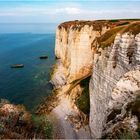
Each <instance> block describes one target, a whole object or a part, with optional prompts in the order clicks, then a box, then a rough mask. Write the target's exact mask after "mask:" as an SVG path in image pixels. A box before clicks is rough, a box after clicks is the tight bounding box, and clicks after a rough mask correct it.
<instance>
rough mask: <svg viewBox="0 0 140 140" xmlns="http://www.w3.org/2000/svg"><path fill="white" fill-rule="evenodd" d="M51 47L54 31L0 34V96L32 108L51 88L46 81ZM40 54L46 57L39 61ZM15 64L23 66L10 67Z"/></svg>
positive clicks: (51, 59) (52, 62) (53, 42)
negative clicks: (19, 67) (20, 67)
mask: <svg viewBox="0 0 140 140" xmlns="http://www.w3.org/2000/svg"><path fill="white" fill-rule="evenodd" d="M38 30H39V29H38ZM54 46H55V34H54V33H50V34H47V33H46V34H44V33H7V34H6V33H3V34H0V98H5V99H8V100H9V101H11V102H12V103H16V104H23V105H25V106H26V108H27V109H28V110H30V111H33V110H34V109H35V108H36V106H38V104H39V103H40V102H41V101H42V100H43V99H44V98H45V97H46V96H47V95H49V94H50V93H51V90H52V86H51V85H50V83H49V80H50V71H51V68H52V66H53V64H54V63H55V57H54ZM41 55H48V57H49V58H48V59H47V60H40V59H39V56H41ZM16 63H22V64H24V65H25V67H24V68H22V69H11V68H10V66H11V65H12V64H16Z"/></svg>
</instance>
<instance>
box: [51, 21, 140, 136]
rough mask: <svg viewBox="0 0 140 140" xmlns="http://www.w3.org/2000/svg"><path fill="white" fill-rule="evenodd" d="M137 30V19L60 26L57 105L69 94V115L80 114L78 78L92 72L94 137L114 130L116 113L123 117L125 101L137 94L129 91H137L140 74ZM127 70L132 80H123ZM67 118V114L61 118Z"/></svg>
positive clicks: (55, 76)
mask: <svg viewBox="0 0 140 140" xmlns="http://www.w3.org/2000/svg"><path fill="white" fill-rule="evenodd" d="M139 32H140V24H139V22H134V21H132V20H130V21H127V22H126V21H115V22H112V21H91V22H90V21H87V22H86V21H72V22H66V23H63V24H61V25H60V26H59V27H58V29H57V32H56V47H55V54H56V57H57V64H56V66H55V69H54V71H53V75H52V83H53V84H54V86H55V88H56V89H57V92H59V94H57V95H59V97H58V98H59V99H60V103H59V105H58V107H59V108H61V105H63V104H64V101H63V100H62V99H61V97H63V95H66V96H67V98H68V99H70V100H68V102H70V103H69V104H70V108H71V109H67V110H68V112H67V114H71V112H75V111H76V112H78V109H77V107H76V106H75V99H76V98H77V95H78V94H80V93H82V88H81V87H80V91H81V92H77V91H78V90H79V89H77V87H79V85H80V84H79V83H80V81H82V80H83V79H85V78H87V77H88V76H90V75H92V78H91V81H90V85H89V88H90V122H89V125H90V129H91V134H92V138H101V137H102V136H103V135H106V134H107V133H110V132H111V131H112V130H113V128H115V127H114V124H112V121H114V120H117V119H118V117H117V115H118V114H121V115H120V116H121V117H123V116H124V114H125V113H124V112H126V110H125V107H124V106H123V105H124V104H125V102H127V103H130V102H133V101H134V100H135V99H136V97H137V93H135V94H133V95H134V97H133V98H132V99H131V97H132V96H130V95H131V93H132V92H136V90H138V89H139V85H136V83H135V82H136V81H135V80H134V79H136V78H135V77H139V76H138V75H139V68H140V33H139ZM126 73H127V74H128V75H129V76H128V77H130V79H129V80H126V79H125V77H126V75H127V74H126ZM132 73H133V74H132ZM125 74H126V75H125ZM121 78H122V79H121ZM123 78H124V79H123ZM137 80H138V79H137ZM138 81H139V80H138ZM120 85H121V86H120ZM115 93H116V94H115ZM122 95H123V96H122ZM116 97H117V98H116ZM113 99H114V100H113ZM126 99H127V100H126ZM118 101H121V102H119V103H118ZM118 107H119V108H118ZM122 108H124V109H122ZM54 110H55V109H54ZM112 112H113V113H112ZM130 112H131V111H130ZM78 113H79V112H78ZM112 114H113V115H112ZM114 114H115V115H114ZM130 114H131V113H130ZM57 115H59V114H57ZM65 116H66V113H64V114H63V116H62V115H60V116H59V117H61V118H65ZM128 118H129V119H127V118H125V122H128V124H131V122H134V121H133V120H137V119H135V116H131V115H130V116H128ZM129 120H130V121H129ZM132 124H134V123H132ZM135 124H136V123H135ZM128 126H129V125H128Z"/></svg>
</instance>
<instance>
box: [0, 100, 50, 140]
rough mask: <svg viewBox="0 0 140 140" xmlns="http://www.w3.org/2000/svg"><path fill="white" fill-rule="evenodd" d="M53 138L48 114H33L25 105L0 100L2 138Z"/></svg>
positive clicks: (0, 133)
mask: <svg viewBox="0 0 140 140" xmlns="http://www.w3.org/2000/svg"><path fill="white" fill-rule="evenodd" d="M34 138H40V139H43V138H52V125H51V123H50V122H49V121H48V119H47V117H46V116H37V115H31V114H30V113H29V112H28V111H26V109H25V107H24V106H23V105H13V104H10V103H9V102H8V101H7V100H3V99H1V100H0V139H34Z"/></svg>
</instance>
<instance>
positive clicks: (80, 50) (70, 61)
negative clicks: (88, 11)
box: [52, 24, 108, 86]
mask: <svg viewBox="0 0 140 140" xmlns="http://www.w3.org/2000/svg"><path fill="white" fill-rule="evenodd" d="M79 28H80V27H75V26H70V27H69V28H68V29H66V28H65V27H63V26H62V27H61V28H58V29H57V31H56V46H55V54H56V57H57V58H58V59H59V60H58V63H59V64H58V65H57V68H56V71H55V73H54V75H53V77H52V81H53V83H54V85H55V86H58V85H60V86H63V85H66V84H68V83H71V82H72V81H74V80H76V79H80V78H82V77H84V76H85V75H88V74H89V73H91V71H92V63H93V52H94V49H95V48H94V47H93V41H94V40H95V38H97V37H99V36H100V35H101V34H102V33H104V32H105V31H107V30H108V28H107V27H102V29H101V31H96V30H94V27H93V26H89V25H86V24H85V25H84V26H83V27H82V28H80V30H79Z"/></svg>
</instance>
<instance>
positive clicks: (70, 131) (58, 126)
mask: <svg viewBox="0 0 140 140" xmlns="http://www.w3.org/2000/svg"><path fill="white" fill-rule="evenodd" d="M70 113H71V109H70V104H69V100H68V99H67V98H66V97H61V102H60V104H59V105H58V106H57V107H55V108H54V109H53V111H52V112H51V113H50V115H49V118H50V119H51V120H52V121H53V124H54V125H53V127H54V138H55V139H90V131H89V128H88V126H87V127H85V128H81V129H79V130H75V129H74V126H73V125H72V124H71V123H70V122H69V121H68V120H67V116H68V115H69V114H70Z"/></svg>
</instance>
